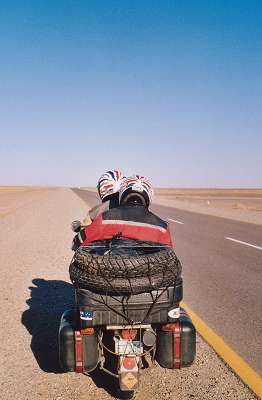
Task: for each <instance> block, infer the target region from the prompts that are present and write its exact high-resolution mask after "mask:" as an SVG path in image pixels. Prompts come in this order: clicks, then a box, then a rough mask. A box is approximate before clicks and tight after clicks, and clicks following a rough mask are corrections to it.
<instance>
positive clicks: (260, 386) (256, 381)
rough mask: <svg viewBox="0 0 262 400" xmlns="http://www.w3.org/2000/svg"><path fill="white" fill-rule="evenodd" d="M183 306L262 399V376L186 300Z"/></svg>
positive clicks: (207, 339)
mask: <svg viewBox="0 0 262 400" xmlns="http://www.w3.org/2000/svg"><path fill="white" fill-rule="evenodd" d="M181 306H182V307H183V308H184V309H185V310H186V311H187V312H188V314H189V315H190V317H191V319H192V321H193V324H194V325H195V327H196V330H197V331H198V333H199V334H200V335H201V336H202V337H203V338H204V340H205V341H206V342H207V343H208V344H209V345H210V346H211V347H212V348H213V349H214V350H215V352H216V353H217V354H218V355H219V356H220V357H221V358H222V359H223V360H224V361H225V362H226V363H227V364H228V365H229V366H230V368H232V370H233V371H234V372H235V373H236V374H237V375H238V376H239V378H240V379H241V380H242V381H243V382H244V383H245V384H246V385H247V386H249V388H250V389H251V390H252V391H253V392H254V393H255V394H256V395H257V396H258V397H259V398H260V399H262V378H261V376H260V375H259V374H258V373H257V372H255V371H254V370H253V369H252V368H251V367H250V366H249V365H248V364H247V363H246V362H245V361H244V360H243V359H242V358H241V357H240V356H239V355H238V354H237V353H236V352H235V351H234V350H232V349H231V347H230V346H229V345H228V344H227V343H226V342H225V341H224V340H223V339H222V338H221V337H220V336H218V335H217V334H216V333H215V332H214V331H213V329H211V328H209V326H208V325H206V324H205V322H204V321H203V320H202V319H201V318H200V317H199V316H198V315H197V314H196V313H195V312H194V311H192V310H191V308H190V307H188V305H187V304H185V303H184V302H182V303H181Z"/></svg>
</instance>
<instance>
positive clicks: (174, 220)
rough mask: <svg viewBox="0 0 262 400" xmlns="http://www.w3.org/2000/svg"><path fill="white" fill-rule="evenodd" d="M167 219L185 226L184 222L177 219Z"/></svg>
mask: <svg viewBox="0 0 262 400" xmlns="http://www.w3.org/2000/svg"><path fill="white" fill-rule="evenodd" d="M167 219H168V221H171V222H175V223H176V224H180V225H184V222H181V221H177V220H176V219H172V218H167Z"/></svg>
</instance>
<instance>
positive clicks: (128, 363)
mask: <svg viewBox="0 0 262 400" xmlns="http://www.w3.org/2000/svg"><path fill="white" fill-rule="evenodd" d="M136 365H137V363H136V357H125V358H124V360H123V367H124V368H125V369H133V368H135V367H136Z"/></svg>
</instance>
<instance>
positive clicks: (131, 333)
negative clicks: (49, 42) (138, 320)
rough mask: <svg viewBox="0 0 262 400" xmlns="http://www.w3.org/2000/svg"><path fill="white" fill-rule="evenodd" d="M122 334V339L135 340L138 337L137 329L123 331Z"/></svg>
mask: <svg viewBox="0 0 262 400" xmlns="http://www.w3.org/2000/svg"><path fill="white" fill-rule="evenodd" d="M120 334H121V337H122V339H126V340H134V339H135V337H136V335H137V329H122V331H121V333H120Z"/></svg>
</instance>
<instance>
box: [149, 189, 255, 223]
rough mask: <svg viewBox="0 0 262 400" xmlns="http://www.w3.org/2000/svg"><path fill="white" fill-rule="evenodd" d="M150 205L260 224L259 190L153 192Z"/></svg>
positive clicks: (158, 190)
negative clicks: (152, 200) (153, 195)
mask: <svg viewBox="0 0 262 400" xmlns="http://www.w3.org/2000/svg"><path fill="white" fill-rule="evenodd" d="M154 203H156V204H161V205H165V206H168V207H175V208H178V209H182V210H188V211H192V212H197V213H203V214H209V215H215V216H217V217H224V218H230V219H235V220H238V221H243V222H250V223H256V224H262V189H208V188H207V189H175V188H161V189H160V188H157V189H156V190H155V197H154Z"/></svg>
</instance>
